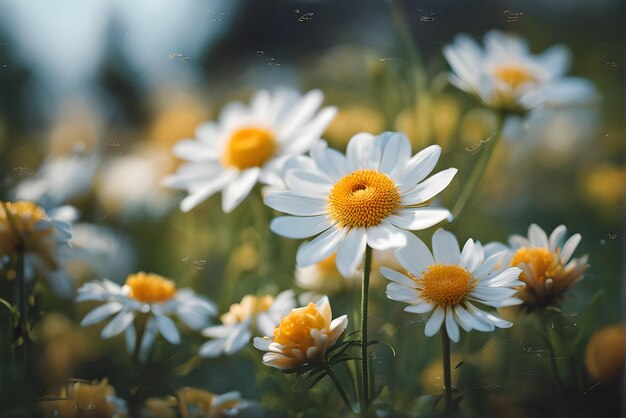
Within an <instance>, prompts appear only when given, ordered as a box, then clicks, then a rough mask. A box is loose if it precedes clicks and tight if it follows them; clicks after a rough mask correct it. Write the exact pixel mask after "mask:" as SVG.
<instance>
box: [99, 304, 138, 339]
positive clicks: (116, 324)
mask: <svg viewBox="0 0 626 418" xmlns="http://www.w3.org/2000/svg"><path fill="white" fill-rule="evenodd" d="M134 319H135V314H134V312H128V311H122V312H120V313H118V314H117V315H115V317H113V319H112V320H111V322H109V323H108V324H107V326H106V327H104V329H102V333H101V334H100V335H101V336H102V338H103V339H107V338H111V337H114V336H116V335H117V334H119V333H120V332H122V331H124V330H125V329H126V327H127V326H128V325H129V324H130V323H131V322H133V320H134Z"/></svg>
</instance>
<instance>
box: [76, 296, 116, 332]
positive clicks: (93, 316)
mask: <svg viewBox="0 0 626 418" xmlns="http://www.w3.org/2000/svg"><path fill="white" fill-rule="evenodd" d="M122 308H123V305H122V304H121V303H117V302H110V303H105V304H104V305H101V306H98V307H97V308H95V309H94V310H92V311H91V312H89V313H88V314H87V315H85V317H84V318H83V320H82V321H80V326H81V327H86V326H89V325H93V324H96V323H98V322H100V321H102V320H104V319H105V318H108V317H109V316H111V315H113V314H116V313H118V312H119V311H121V310H122Z"/></svg>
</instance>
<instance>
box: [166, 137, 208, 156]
mask: <svg viewBox="0 0 626 418" xmlns="http://www.w3.org/2000/svg"><path fill="white" fill-rule="evenodd" d="M172 153H173V154H174V155H175V156H177V157H180V158H182V159H185V160H188V161H205V160H214V159H217V158H218V153H217V148H216V147H215V146H213V145H212V144H211V145H209V144H207V143H205V142H201V141H196V140H192V139H187V140H183V141H180V142H177V143H176V145H174V148H172Z"/></svg>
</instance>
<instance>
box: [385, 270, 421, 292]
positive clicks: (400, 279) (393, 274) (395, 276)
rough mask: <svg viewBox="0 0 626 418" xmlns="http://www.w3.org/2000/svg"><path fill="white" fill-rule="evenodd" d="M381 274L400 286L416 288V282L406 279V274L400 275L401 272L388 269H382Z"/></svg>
mask: <svg viewBox="0 0 626 418" xmlns="http://www.w3.org/2000/svg"><path fill="white" fill-rule="evenodd" d="M380 274H382V275H383V276H384V277H385V278H387V279H389V280H391V281H393V282H396V283H399V284H403V285H405V286H408V287H413V288H415V282H414V281H413V280H412V279H410V278H408V277H406V276H405V275H404V274H402V273H399V272H397V271H395V270H392V269H390V268H387V267H381V268H380Z"/></svg>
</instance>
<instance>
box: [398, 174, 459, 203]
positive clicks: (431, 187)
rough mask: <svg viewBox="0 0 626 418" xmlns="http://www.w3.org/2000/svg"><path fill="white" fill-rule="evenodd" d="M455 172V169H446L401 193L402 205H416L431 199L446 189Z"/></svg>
mask: <svg viewBox="0 0 626 418" xmlns="http://www.w3.org/2000/svg"><path fill="white" fill-rule="evenodd" d="M457 172H458V170H457V169H456V168H448V169H446V170H443V171H440V172H439V173H437V174H435V175H433V176H432V177H429V178H428V179H426V180H425V181H423V182H421V183H419V184H418V185H417V186H415V187H414V188H413V189H410V190H408V191H407V192H405V193H403V194H402V204H403V205H405V206H410V205H417V204H420V203H424V202H426V201H427V200H429V199H432V198H433V197H435V196H436V195H438V194H439V193H440V192H441V191H442V190H443V189H445V188H446V187H448V185H449V184H450V182H451V181H452V179H453V178H454V176H455V175H456V173H457Z"/></svg>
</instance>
